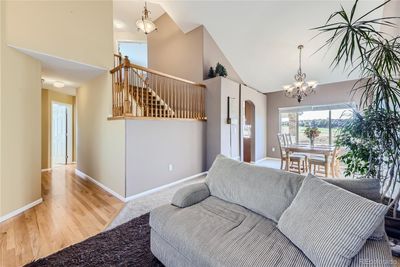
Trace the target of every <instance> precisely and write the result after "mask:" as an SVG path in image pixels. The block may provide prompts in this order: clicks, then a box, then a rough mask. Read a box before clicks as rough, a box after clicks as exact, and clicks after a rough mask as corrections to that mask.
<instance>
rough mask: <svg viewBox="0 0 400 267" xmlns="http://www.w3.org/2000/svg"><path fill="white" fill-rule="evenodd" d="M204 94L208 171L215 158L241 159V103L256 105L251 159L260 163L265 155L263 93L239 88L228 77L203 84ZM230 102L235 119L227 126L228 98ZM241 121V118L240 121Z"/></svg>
mask: <svg viewBox="0 0 400 267" xmlns="http://www.w3.org/2000/svg"><path fill="white" fill-rule="evenodd" d="M204 83H205V84H206V86H207V91H206V115H207V168H210V167H211V164H212V163H213V161H214V159H215V157H216V156H217V155H218V154H223V155H226V156H228V157H232V158H235V159H240V158H241V153H240V152H241V151H243V150H241V149H240V147H241V146H242V141H241V140H240V135H239V134H240V131H241V128H240V125H239V110H240V108H241V107H242V110H241V114H242V116H244V101H245V100H251V101H252V102H253V103H254V105H255V125H256V130H255V150H254V159H255V160H260V159H262V158H265V156H266V139H267V136H266V120H267V119H266V109H267V107H266V104H267V99H266V97H265V95H264V94H261V93H259V92H257V91H255V90H254V89H252V88H249V87H246V86H244V85H240V84H239V83H237V82H235V81H232V80H229V79H227V78H221V77H216V78H213V79H208V80H206V81H204ZM228 97H231V98H234V101H233V102H231V104H232V106H231V107H230V109H231V118H236V122H235V121H233V124H227V121H226V119H227V117H228V113H227V98H228ZM243 121H244V118H243V119H242V122H243Z"/></svg>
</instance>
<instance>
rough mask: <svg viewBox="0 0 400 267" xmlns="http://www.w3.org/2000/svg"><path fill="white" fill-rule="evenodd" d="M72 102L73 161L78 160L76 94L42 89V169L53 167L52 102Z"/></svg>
mask: <svg viewBox="0 0 400 267" xmlns="http://www.w3.org/2000/svg"><path fill="white" fill-rule="evenodd" d="M53 101H55V102H59V103H65V104H70V105H71V106H72V161H75V160H76V155H75V153H76V149H75V142H76V137H75V132H76V125H75V122H76V114H75V108H76V107H75V96H71V95H66V94H62V93H59V92H55V91H51V90H47V89H42V169H48V168H51V164H52V163H51V142H52V140H51V129H52V120H51V112H52V106H51V105H52V102H53Z"/></svg>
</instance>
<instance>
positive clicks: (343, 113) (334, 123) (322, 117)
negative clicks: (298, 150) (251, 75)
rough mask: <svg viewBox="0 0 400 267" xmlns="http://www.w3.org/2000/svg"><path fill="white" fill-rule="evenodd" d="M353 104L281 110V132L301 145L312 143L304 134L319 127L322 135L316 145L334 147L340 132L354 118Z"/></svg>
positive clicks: (317, 139) (316, 140)
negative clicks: (347, 121) (307, 130)
mask: <svg viewBox="0 0 400 267" xmlns="http://www.w3.org/2000/svg"><path fill="white" fill-rule="evenodd" d="M353 107H354V105H353V104H333V105H323V106H301V107H293V108H280V109H279V117H280V132H281V133H284V134H290V135H291V136H292V137H293V140H296V143H299V144H308V143H309V142H310V141H309V139H308V138H307V136H306V135H305V134H304V130H305V129H306V128H307V127H317V128H318V129H319V130H320V131H321V133H320V135H319V136H318V137H317V138H316V139H315V144H319V145H334V144H335V140H336V136H337V134H338V130H339V129H340V127H341V126H342V125H343V123H345V121H346V120H349V119H351V118H352V116H353V112H352V108H353Z"/></svg>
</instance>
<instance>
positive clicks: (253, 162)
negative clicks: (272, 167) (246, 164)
mask: <svg viewBox="0 0 400 267" xmlns="http://www.w3.org/2000/svg"><path fill="white" fill-rule="evenodd" d="M266 159H267V158H262V159H259V160H256V161H252V162H250V163H252V164H257V163H259V162H261V161H263V160H266Z"/></svg>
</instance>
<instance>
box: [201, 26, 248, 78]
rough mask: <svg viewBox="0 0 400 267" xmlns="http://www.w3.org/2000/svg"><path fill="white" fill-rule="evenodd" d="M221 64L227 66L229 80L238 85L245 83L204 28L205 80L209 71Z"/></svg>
mask: <svg viewBox="0 0 400 267" xmlns="http://www.w3.org/2000/svg"><path fill="white" fill-rule="evenodd" d="M218 62H219V63H221V64H222V65H224V66H225V68H226V71H227V73H228V78H229V79H231V80H234V81H236V82H238V83H243V81H242V79H241V78H240V76H239V74H237V73H236V71H235V69H234V68H233V66H232V65H231V63H230V62H229V61H228V59H227V58H226V57H225V55H224V53H223V52H222V51H221V49H220V48H219V47H218V45H217V43H216V42H215V41H214V39H213V38H212V37H211V35H210V33H209V32H208V31H207V29H206V28H204V27H203V78H204V79H207V75H208V70H209V69H210V67H211V66H212V67H214V69H215V66H216V65H217V63H218Z"/></svg>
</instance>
